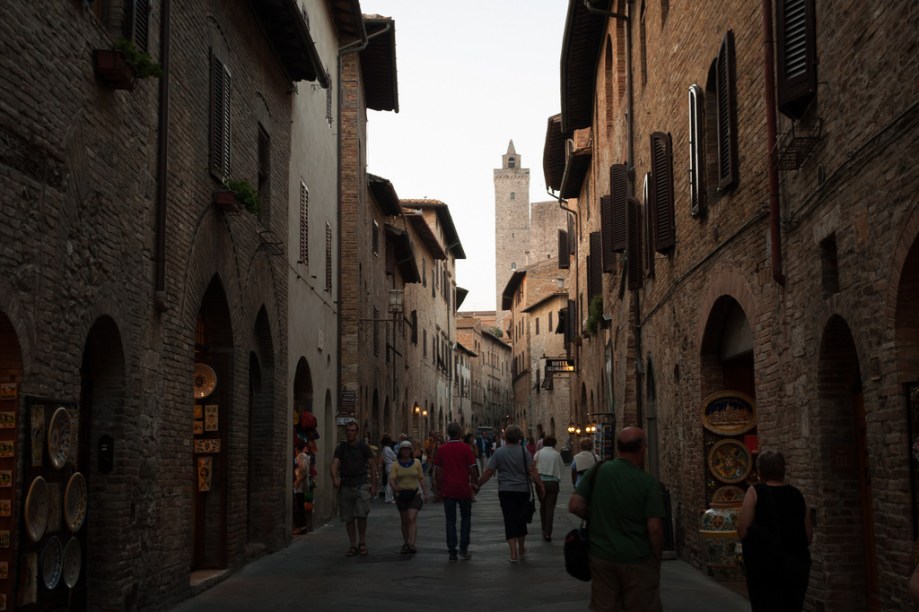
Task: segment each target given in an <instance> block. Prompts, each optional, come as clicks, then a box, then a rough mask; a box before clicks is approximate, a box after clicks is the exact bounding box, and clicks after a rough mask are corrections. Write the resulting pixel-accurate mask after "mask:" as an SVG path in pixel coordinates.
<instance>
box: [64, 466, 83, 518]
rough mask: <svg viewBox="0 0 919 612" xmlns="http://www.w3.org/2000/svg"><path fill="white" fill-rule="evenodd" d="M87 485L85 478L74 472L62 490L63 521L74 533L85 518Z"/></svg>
mask: <svg viewBox="0 0 919 612" xmlns="http://www.w3.org/2000/svg"><path fill="white" fill-rule="evenodd" d="M86 505H87V487H86V478H85V477H84V476H83V474H82V473H80V472H74V473H73V475H72V476H71V477H70V480H69V481H68V482H67V488H66V489H65V490H64V521H65V522H66V523H67V528H68V529H70V531H71V532H72V533H76V532H78V531H79V530H80V528H81V527H82V526H83V521H85V520H86Z"/></svg>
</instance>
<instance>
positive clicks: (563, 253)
mask: <svg viewBox="0 0 919 612" xmlns="http://www.w3.org/2000/svg"><path fill="white" fill-rule="evenodd" d="M570 257H571V254H570V253H569V252H568V232H566V231H565V230H558V267H559V269H561V270H567V269H568V268H570V267H571V261H570Z"/></svg>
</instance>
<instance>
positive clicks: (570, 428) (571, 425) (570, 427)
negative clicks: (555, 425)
mask: <svg viewBox="0 0 919 612" xmlns="http://www.w3.org/2000/svg"><path fill="white" fill-rule="evenodd" d="M577 428H578V426H577V425H575V424H574V421H571V422H570V423H568V433H570V434H573V433H574V432H575V431H576V430H577Z"/></svg>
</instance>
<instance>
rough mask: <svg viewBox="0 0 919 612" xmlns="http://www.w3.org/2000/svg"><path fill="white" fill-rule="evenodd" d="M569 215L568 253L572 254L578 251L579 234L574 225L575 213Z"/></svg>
mask: <svg viewBox="0 0 919 612" xmlns="http://www.w3.org/2000/svg"><path fill="white" fill-rule="evenodd" d="M566 216H567V217H568V253H570V254H571V255H577V253H578V235H577V232H576V231H575V229H576V228H575V227H574V215H566Z"/></svg>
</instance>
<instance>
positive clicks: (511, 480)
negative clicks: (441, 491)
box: [477, 425, 545, 563]
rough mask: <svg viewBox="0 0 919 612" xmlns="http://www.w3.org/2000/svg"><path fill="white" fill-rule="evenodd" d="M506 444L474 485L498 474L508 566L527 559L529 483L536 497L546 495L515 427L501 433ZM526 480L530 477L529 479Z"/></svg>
mask: <svg viewBox="0 0 919 612" xmlns="http://www.w3.org/2000/svg"><path fill="white" fill-rule="evenodd" d="M504 438H505V444H504V446H501V447H500V448H498V449H497V450H495V453H494V454H493V455H492V456H491V458H490V459H489V460H488V467H486V468H485V473H484V474H482V476H481V478H479V481H478V483H477V486H478V487H481V486H482V485H484V484H485V483H486V482H488V480H489V479H490V478H491V477H492V476H493V475H494V473H495V472H497V473H498V500H499V501H500V503H501V514H502V516H503V517H504V537H505V539H506V540H507V545H508V547H509V548H510V557H509V559H508V561H509V562H511V563H517V561H518V560H519V559H520V558H521V557H524V556H526V552H527V549H526V537H527V522H529V520H531V519H532V515H530V514H529V508H528V507H529V501H530V479H532V482H533V484H534V485H535V487H536V489H537V491H538V492H539V497H542V496H543V493H544V492H545V490H544V488H543V484H542V480H540V478H539V474H538V473H537V472H536V466H535V465H534V464H533V457H532V456H531V455H530V453H529V452H527V449H526V448H524V447H523V445H521V444H520V441H521V439H522V438H523V432H522V431H521V430H520V427H518V426H517V425H510V426H509V427H508V428H507V429H506V430H505V432H504ZM528 476H529V477H528Z"/></svg>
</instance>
